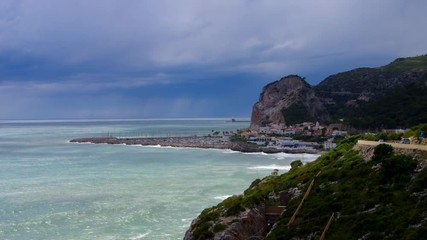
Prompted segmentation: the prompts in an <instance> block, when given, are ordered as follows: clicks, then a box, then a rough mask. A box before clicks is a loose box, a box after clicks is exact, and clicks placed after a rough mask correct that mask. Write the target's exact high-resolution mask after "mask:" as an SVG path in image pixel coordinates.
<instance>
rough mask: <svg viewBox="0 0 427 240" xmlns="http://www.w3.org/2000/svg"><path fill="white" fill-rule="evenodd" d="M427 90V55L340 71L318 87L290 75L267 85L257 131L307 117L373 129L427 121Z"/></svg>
mask: <svg viewBox="0 0 427 240" xmlns="http://www.w3.org/2000/svg"><path fill="white" fill-rule="evenodd" d="M426 91H427V55H423V56H417V57H411V58H400V59H397V60H396V61H394V62H392V63H390V64H388V65H385V66H383V67H378V68H357V69H353V70H350V71H346V72H342V73H337V74H334V75H331V76H329V77H327V78H326V79H325V80H323V81H321V82H320V83H319V84H318V85H316V86H310V85H309V84H308V83H307V82H305V81H304V79H302V78H301V77H299V76H297V75H290V76H287V77H284V78H282V79H280V80H279V81H275V82H273V83H270V84H268V85H266V86H265V87H264V88H263V90H262V92H261V96H260V98H259V101H258V102H257V103H256V104H255V105H254V107H253V110H252V118H251V129H253V130H257V129H258V128H259V127H261V126H266V125H268V124H271V123H276V124H286V125H293V124H295V123H302V122H307V121H308V122H314V121H319V122H320V123H322V124H324V123H333V122H342V121H344V122H345V123H346V124H348V125H350V126H353V127H355V128H357V129H368V130H369V129H370V130H375V129H381V128H402V127H408V126H413V125H417V124H419V123H423V122H425V121H426V120H427V111H426V109H425V106H426V105H427V95H426V94H425V92H426Z"/></svg>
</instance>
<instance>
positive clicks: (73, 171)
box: [0, 119, 318, 240]
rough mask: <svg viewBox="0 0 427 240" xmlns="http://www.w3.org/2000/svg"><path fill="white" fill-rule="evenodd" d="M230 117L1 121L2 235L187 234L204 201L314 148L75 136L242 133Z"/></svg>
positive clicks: (233, 191) (162, 238) (131, 239)
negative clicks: (120, 141)
mask: <svg viewBox="0 0 427 240" xmlns="http://www.w3.org/2000/svg"><path fill="white" fill-rule="evenodd" d="M248 126H249V122H247V121H236V122H232V121H229V120H228V119H151V120H55V121H52V120H49V121H47V120H46V121H42V120H37V121H28V120H26V121H17V120H14V121H10V120H8V121H6V120H3V121H0V239H3V240H7V239H13V240H15V239H23V240H24V239H25V240H30V239H43V240H48V239H76V240H77V239H78V240H82V239H90V240H94V239H102V240H108V239H111V240H113V239H128V240H137V239H153V240H166V239H182V238H183V237H184V234H185V232H186V230H187V229H188V228H189V226H190V224H191V221H192V220H193V219H194V218H196V217H197V216H198V214H199V213H200V212H201V211H202V210H203V209H205V208H208V207H211V206H214V205H217V204H218V203H220V202H221V201H222V200H223V199H225V198H227V197H229V196H231V195H237V194H241V193H242V192H243V191H244V190H245V189H246V188H247V187H248V186H249V185H250V184H251V182H252V181H254V180H255V179H257V178H263V177H265V176H267V175H269V174H271V172H272V171H273V170H274V169H279V173H285V172H286V171H288V170H289V169H290V163H291V162H292V161H294V160H297V159H299V160H302V161H303V162H310V161H313V160H315V159H316V158H317V157H318V155H313V154H286V153H279V154H264V153H252V154H248V153H240V152H235V151H231V150H217V149H195V148H173V147H160V146H126V145H108V144H79V143H70V142H69V141H70V140H71V139H74V138H81V137H106V136H115V137H168V136H193V135H200V136H201V135H208V134H211V133H212V132H215V131H236V130H237V129H243V128H247V127H248Z"/></svg>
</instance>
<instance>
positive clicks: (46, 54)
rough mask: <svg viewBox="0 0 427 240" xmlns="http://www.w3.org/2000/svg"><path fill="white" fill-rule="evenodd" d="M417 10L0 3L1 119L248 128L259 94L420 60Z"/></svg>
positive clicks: (374, 5) (344, 5) (231, 3)
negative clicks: (279, 84) (241, 121)
mask: <svg viewBox="0 0 427 240" xmlns="http://www.w3.org/2000/svg"><path fill="white" fill-rule="evenodd" d="M426 10H427V1H425V0H411V1H401V0H369V1H368V0H298V1H294V0H215V1H208V0H180V1H176V0H126V1H123V0H91V1H87V0H61V1H57V0H1V1H0V102H1V103H0V119H82V118H91V119H92V118H120V119H122V118H214V117H227V118H228V117H250V115H251V111H252V106H253V104H254V103H255V102H256V101H257V100H258V98H259V94H260V92H261V90H262V87H263V86H264V85H266V84H268V83H270V82H273V81H276V80H278V79H280V78H281V77H283V76H287V75H290V74H298V75H300V76H302V77H305V78H306V80H307V81H308V82H309V83H310V84H312V85H316V84H318V83H319V82H320V81H322V80H323V79H324V78H326V77H327V76H329V75H332V74H335V73H338V72H342V71H347V70H351V69H354V68H357V67H378V66H382V65H385V64H388V63H390V62H391V61H393V60H394V59H395V58H398V57H409V56H416V55H422V54H426V53H427V28H426V23H427V14H426Z"/></svg>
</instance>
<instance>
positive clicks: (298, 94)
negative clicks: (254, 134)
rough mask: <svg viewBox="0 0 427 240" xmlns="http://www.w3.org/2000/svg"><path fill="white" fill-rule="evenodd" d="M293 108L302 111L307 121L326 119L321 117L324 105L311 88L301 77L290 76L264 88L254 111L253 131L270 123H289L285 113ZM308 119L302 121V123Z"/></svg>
mask: <svg viewBox="0 0 427 240" xmlns="http://www.w3.org/2000/svg"><path fill="white" fill-rule="evenodd" d="M291 107H294V108H298V111H302V112H303V113H304V116H306V117H304V118H306V119H310V120H317V119H316V118H318V117H320V118H322V119H323V118H325V117H324V116H321V113H323V112H324V109H325V108H324V106H323V103H322V102H321V101H320V100H319V99H318V98H317V97H316V95H315V92H314V90H313V89H312V88H311V86H310V85H309V84H308V83H307V82H305V81H304V79H302V78H301V77H299V76H296V75H290V76H287V77H284V78H282V79H280V80H279V81H275V82H273V83H270V84H268V85H266V86H265V87H264V89H263V90H262V92H261V95H260V98H259V101H258V102H257V103H256V104H255V105H254V107H253V110H252V116H251V129H252V130H258V129H259V127H262V126H265V125H267V124H269V123H275V124H284V123H287V120H288V119H287V116H286V115H285V112H286V109H289V108H291ZM307 116H308V117H307ZM290 117H293V116H290ZM297 117H298V116H297ZM306 119H301V122H303V121H304V120H306Z"/></svg>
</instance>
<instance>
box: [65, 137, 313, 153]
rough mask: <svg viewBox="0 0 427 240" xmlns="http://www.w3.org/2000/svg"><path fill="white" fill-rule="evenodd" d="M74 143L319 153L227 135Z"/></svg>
mask: <svg viewBox="0 0 427 240" xmlns="http://www.w3.org/2000/svg"><path fill="white" fill-rule="evenodd" d="M70 142H72V143H94V144H101V143H104V144H123V145H141V146H162V147H189V148H211V149H230V150H233V151H239V152H246V153H251V152H264V153H280V152H284V153H311V154H317V153H318V151H316V150H314V149H303V148H273V147H264V146H258V145H255V144H250V143H246V142H241V141H237V142H233V141H231V140H230V139H229V138H227V137H212V136H188V137H153V138H117V137H98V138H96V137H94V138H78V139H73V140H71V141H70Z"/></svg>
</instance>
